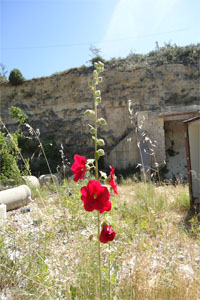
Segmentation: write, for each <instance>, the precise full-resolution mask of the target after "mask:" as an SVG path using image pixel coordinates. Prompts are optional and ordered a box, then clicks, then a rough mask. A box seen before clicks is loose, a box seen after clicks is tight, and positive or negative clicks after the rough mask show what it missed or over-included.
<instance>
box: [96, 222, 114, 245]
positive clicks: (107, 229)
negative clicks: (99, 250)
mask: <svg viewBox="0 0 200 300" xmlns="http://www.w3.org/2000/svg"><path fill="white" fill-rule="evenodd" d="M114 238H115V231H114V230H112V229H111V225H103V229H102V231H101V234H100V237H99V239H100V242H102V243H105V244H106V243H107V242H111V241H112V240H114Z"/></svg>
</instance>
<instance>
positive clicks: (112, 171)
mask: <svg viewBox="0 0 200 300" xmlns="http://www.w3.org/2000/svg"><path fill="white" fill-rule="evenodd" d="M110 169H111V172H110V181H109V184H110V186H111V187H112V188H113V190H114V193H115V194H116V195H118V191H117V184H116V182H115V170H114V167H111V166H110Z"/></svg>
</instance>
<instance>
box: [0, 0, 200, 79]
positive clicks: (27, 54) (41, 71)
mask: <svg viewBox="0 0 200 300" xmlns="http://www.w3.org/2000/svg"><path fill="white" fill-rule="evenodd" d="M199 12H200V1H199V0H21V1H18V0H0V63H3V64H4V65H5V66H6V69H7V70H8V72H10V71H11V70H12V69H14V68H18V69H19V70H20V71H21V72H22V74H23V75H24V77H25V78H26V79H31V78H34V77H41V76H49V75H51V74H53V73H55V72H60V71H64V70H67V69H69V68H74V67H80V66H81V65H83V64H86V65H89V64H88V63H87V62H88V60H89V59H90V58H91V57H90V55H91V52H90V50H89V48H90V46H91V45H93V46H95V47H97V48H100V49H101V55H102V57H104V58H105V59H110V58H112V57H116V58H118V57H126V56H127V55H128V54H129V53H130V52H131V51H132V52H135V53H148V52H149V51H151V50H153V49H155V42H156V41H158V43H159V45H160V46H163V45H164V43H165V42H171V43H172V44H174V43H176V44H177V45H178V46H183V45H189V44H196V43H199V42H200V17H199Z"/></svg>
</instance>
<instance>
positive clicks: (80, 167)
mask: <svg viewBox="0 0 200 300" xmlns="http://www.w3.org/2000/svg"><path fill="white" fill-rule="evenodd" d="M86 162H87V160H86V158H85V157H84V156H80V155H78V154H75V155H74V163H73V165H72V166H71V170H72V172H73V174H74V181H75V182H77V181H78V180H79V179H84V176H85V172H86V170H87V167H86Z"/></svg>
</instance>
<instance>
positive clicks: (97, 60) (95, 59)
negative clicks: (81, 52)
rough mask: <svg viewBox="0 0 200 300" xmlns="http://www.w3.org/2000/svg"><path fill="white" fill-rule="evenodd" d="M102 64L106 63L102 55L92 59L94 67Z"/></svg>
mask: <svg viewBox="0 0 200 300" xmlns="http://www.w3.org/2000/svg"><path fill="white" fill-rule="evenodd" d="M99 61H100V62H102V63H105V59H103V58H102V57H101V56H100V55H97V56H95V57H93V58H92V59H90V62H91V63H92V65H93V66H94V63H95V62H96V63H98V62H99Z"/></svg>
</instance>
